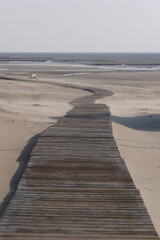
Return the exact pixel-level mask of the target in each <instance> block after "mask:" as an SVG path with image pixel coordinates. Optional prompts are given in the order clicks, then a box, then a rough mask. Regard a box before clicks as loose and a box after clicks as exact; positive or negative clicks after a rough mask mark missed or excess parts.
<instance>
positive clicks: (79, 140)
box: [0, 89, 159, 240]
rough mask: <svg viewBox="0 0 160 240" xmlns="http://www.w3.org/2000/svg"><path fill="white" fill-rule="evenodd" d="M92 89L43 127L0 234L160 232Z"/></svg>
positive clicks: (57, 238)
mask: <svg viewBox="0 0 160 240" xmlns="http://www.w3.org/2000/svg"><path fill="white" fill-rule="evenodd" d="M92 92H93V94H92V95H91V96H88V97H83V98H79V99H77V100H75V101H73V102H72V104H73V109H72V110H71V111H70V112H68V113H67V114H66V116H65V117H63V118H62V119H61V120H59V122H58V123H57V124H56V125H55V126H53V127H49V128H48V129H47V130H46V131H44V132H43V133H42V134H41V135H40V137H39V139H38V141H37V143H36V145H35V147H34V148H33V150H32V152H31V156H30V159H29V162H28V165H27V167H26V169H25V172H24V174H23V176H22V178H21V180H20V182H19V184H18V187H17V190H16V192H15V194H14V195H13V197H12V199H11V201H10V202H9V204H8V206H7V208H6V209H5V211H4V213H3V216H2V218H1V220H0V240H2V239H3V240H11V239H13V240H15V239H17V240H29V239H31V240H52V239H53V240H101V239H103V240H135V239H136V240H142V239H143V240H156V239H159V238H158V236H157V233H156V231H155V229H154V226H153V224H152V222H151V219H150V217H149V215H148V212H147V210H146V208H145V206H144V203H143V200H142V198H141V195H140V193H139V190H138V189H136V187H135V185H134V183H133V181H132V178H131V176H130V174H129V172H128V170H127V167H126V165H125V162H124V160H123V159H122V158H121V156H120V153H119V151H118V149H117V145H116V142H115V140H114V137H113V133H112V126H111V121H110V111H109V108H108V107H107V106H106V105H105V104H95V100H96V99H99V98H102V97H104V96H107V95H108V96H109V95H111V93H110V92H108V91H104V90H98V89H93V91H92Z"/></svg>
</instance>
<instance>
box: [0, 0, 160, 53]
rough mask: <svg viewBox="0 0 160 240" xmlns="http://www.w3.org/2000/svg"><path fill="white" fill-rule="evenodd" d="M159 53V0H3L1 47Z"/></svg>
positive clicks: (0, 4) (0, 6) (0, 0)
mask: <svg viewBox="0 0 160 240" xmlns="http://www.w3.org/2000/svg"><path fill="white" fill-rule="evenodd" d="M10 51H12V52H17V51H18V52H19V51H20V52H160V0H0V52H10Z"/></svg>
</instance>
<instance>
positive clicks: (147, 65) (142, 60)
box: [0, 52, 160, 71]
mask: <svg viewBox="0 0 160 240" xmlns="http://www.w3.org/2000/svg"><path fill="white" fill-rule="evenodd" d="M6 63H7V64H46V65H47V64H50V65H51V64H53V65H54V64H55V63H63V64H65V63H66V64H72V65H74V66H83V67H85V66H86V67H94V68H98V69H103V70H106V71H160V53H9V52H7V53H5V52H3V53H2V52H1V53H0V70H3V67H1V66H2V64H3V65H4V64H6Z"/></svg>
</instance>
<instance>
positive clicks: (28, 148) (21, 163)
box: [0, 134, 40, 217]
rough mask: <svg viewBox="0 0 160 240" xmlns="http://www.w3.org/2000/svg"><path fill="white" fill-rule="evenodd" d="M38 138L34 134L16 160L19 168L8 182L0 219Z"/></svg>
mask: <svg viewBox="0 0 160 240" xmlns="http://www.w3.org/2000/svg"><path fill="white" fill-rule="evenodd" d="M39 136H40V134H36V135H35V136H33V137H31V138H30V139H29V140H28V142H27V145H26V146H25V147H24V149H23V150H22V152H21V154H20V155H19V157H18V158H17V162H19V166H18V168H17V170H16V172H15V174H14V175H13V177H12V179H11V181H10V190H9V193H8V194H7V195H6V196H5V198H4V199H3V202H2V203H1V205H0V217H2V215H3V213H4V211H5V209H6V208H7V206H8V204H9V202H10V201H11V198H12V197H13V195H14V193H15V191H16V189H17V186H18V183H19V181H20V179H21V178H22V176H23V173H24V171H25V168H26V166H27V164H28V161H29V158H30V153H31V151H32V149H33V147H34V145H35V144H36V142H37V139H38V138H39Z"/></svg>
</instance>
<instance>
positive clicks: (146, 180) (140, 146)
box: [0, 64, 160, 235]
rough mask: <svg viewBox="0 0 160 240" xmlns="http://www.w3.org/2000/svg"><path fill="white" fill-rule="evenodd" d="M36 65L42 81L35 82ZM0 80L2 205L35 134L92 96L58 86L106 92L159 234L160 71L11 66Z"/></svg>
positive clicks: (124, 153)
mask: <svg viewBox="0 0 160 240" xmlns="http://www.w3.org/2000/svg"><path fill="white" fill-rule="evenodd" d="M5 67H10V66H5ZM33 67H34V68H35V70H34V71H35V72H36V74H37V76H38V79H33V78H31V73H33ZM42 69H43V70H46V71H40V70H42ZM0 76H1V79H0V103H1V104H0V132H1V139H0V166H1V168H0V201H2V200H3V198H4V197H5V195H6V194H7V193H8V191H9V185H10V182H11V179H12V177H13V175H14V173H15V172H16V169H17V167H18V161H19V160H20V159H22V158H24V157H26V156H27V154H29V151H30V149H31V148H32V146H33V144H34V142H35V139H36V135H37V134H39V133H40V132H42V131H43V130H44V129H46V128H47V127H48V126H50V125H52V124H54V123H55V122H56V121H57V120H58V119H59V118H60V117H61V116H63V115H64V114H65V113H66V112H67V111H69V109H71V107H72V106H71V104H70V102H71V101H72V100H74V99H76V98H79V97H81V96H85V95H87V94H88V93H87V92H85V91H83V90H78V89H74V88H66V87H64V86H63V87H62V86H58V85H57V83H58V84H59V83H61V84H76V85H78V86H85V87H93V86H94V87H98V88H104V89H107V90H111V91H113V92H114V95H113V96H111V97H107V98H104V99H101V100H98V101H97V102H101V103H105V104H107V105H108V106H109V107H110V110H111V118H112V121H113V132H114V136H115V139H116V142H117V144H118V148H119V150H120V153H121V156H122V157H123V158H124V159H125V162H126V164H127V167H128V169H129V171H130V174H131V176H132V178H133V181H134V182H135V184H136V187H137V188H138V189H140V192H141V194H142V197H143V200H144V202H145V205H146V207H147V209H148V211H149V213H150V216H151V218H152V221H153V223H154V225H155V228H156V230H157V232H158V233H159V235H160V201H159V199H160V161H159V154H160V85H159V82H160V73H158V72H147V73H145V72H128V73H127V72H126V73H124V72H105V71H102V70H101V71H99V70H98V69H95V68H94V69H92V68H84V67H81V68H80V67H72V66H71V65H65V64H63V65H58V64H57V65H54V66H53V65H50V66H42V65H40V66H38V65H35V66H29V65H27V66H26V65H24V66H18V65H17V66H16V65H14V66H13V65H12V71H9V72H5V73H0ZM4 78H5V79H4ZM55 84H56V85H55ZM26 145H27V147H26ZM23 149H25V151H24V152H23V154H22V150H23ZM24 153H25V154H24Z"/></svg>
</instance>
